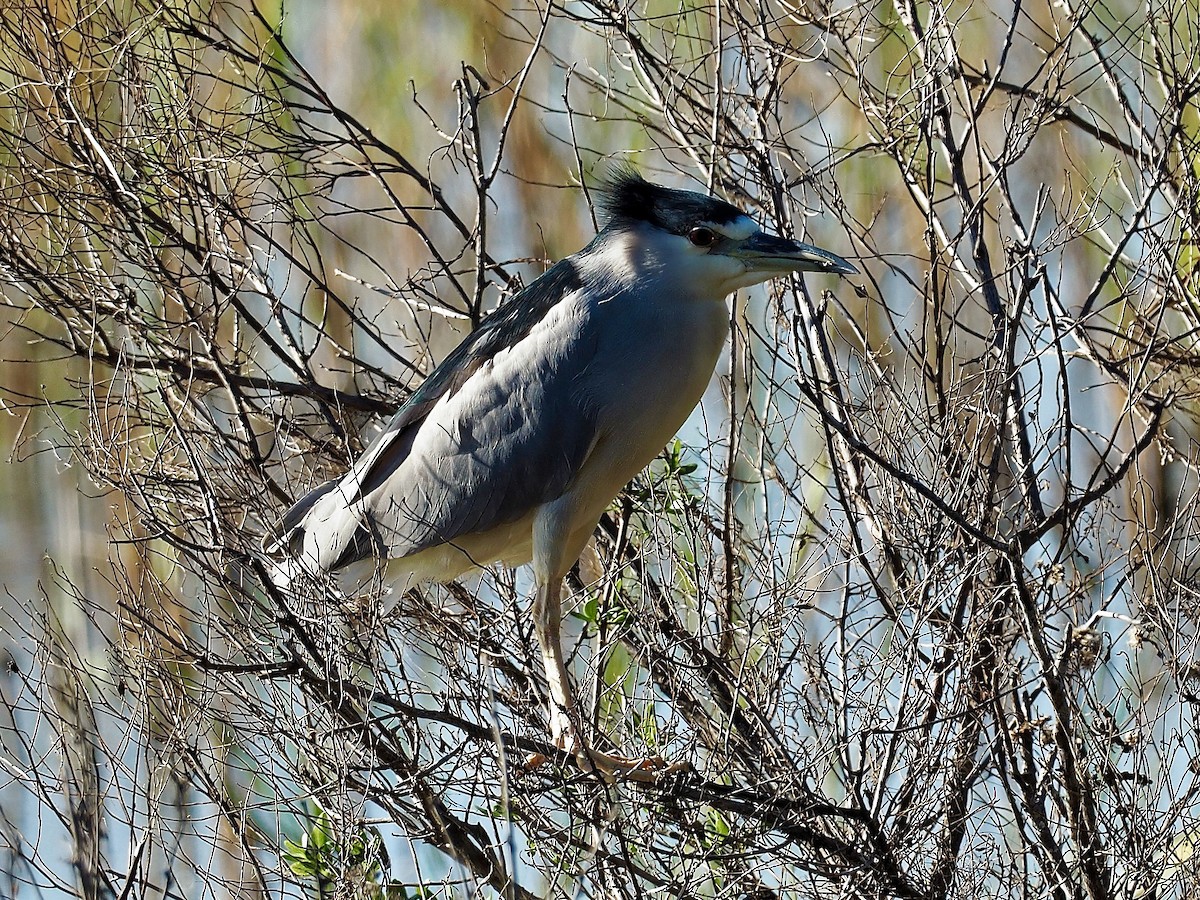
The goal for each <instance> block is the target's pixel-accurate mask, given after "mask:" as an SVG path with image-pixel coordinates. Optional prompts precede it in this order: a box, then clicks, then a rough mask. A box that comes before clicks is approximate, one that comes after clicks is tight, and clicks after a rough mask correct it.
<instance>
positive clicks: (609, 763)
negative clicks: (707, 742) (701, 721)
mask: <svg viewBox="0 0 1200 900" xmlns="http://www.w3.org/2000/svg"><path fill="white" fill-rule="evenodd" d="M562 749H563V750H564V751H566V752H568V753H570V754H571V756H572V758H573V759H574V760H575V764H576V765H577V766H578V767H579V769H580V770H581V771H582V772H584V773H585V774H587V775H597V776H599V777H600V778H602V779H603V780H604V781H608V782H614V781H636V782H641V783H652V782H656V781H659V780H660V779H662V778H667V777H669V776H671V775H675V774H678V773H679V772H683V771H685V770H687V768H688V764H687V763H686V762H676V763H668V762H667V761H666V760H665V759H663V758H662V757H661V756H639V757H632V756H618V755H615V754H612V753H604V752H602V751H600V750H595V749H591V748H587V747H584V748H580V749H576V750H574V751H572V750H570V749H568V748H562ZM549 761H550V757H548V756H547V755H546V754H544V753H534V754H532V755H531V756H530V757H529V758H528V759H527V760H525V764H524V765H523V766H522V771H525V772H532V771H533V770H534V769H537V768H540V767H541V766H544V765H545V764H546V763H548V762H549Z"/></svg>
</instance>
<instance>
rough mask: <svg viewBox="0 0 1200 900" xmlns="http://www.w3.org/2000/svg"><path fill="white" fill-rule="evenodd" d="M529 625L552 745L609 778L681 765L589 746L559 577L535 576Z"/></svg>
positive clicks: (639, 777)
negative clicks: (545, 690) (568, 656)
mask: <svg viewBox="0 0 1200 900" xmlns="http://www.w3.org/2000/svg"><path fill="white" fill-rule="evenodd" d="M533 625H534V631H535V632H536V633H537V640H538V647H539V648H540V649H541V651H542V660H543V662H544V663H545V666H546V682H547V684H548V685H549V687H550V736H551V738H552V739H553V740H554V745H555V746H556V747H558V748H559V749H560V750H564V751H566V752H567V753H570V754H572V755H573V756H574V757H575V761H576V763H577V764H578V766H579V768H580V769H582V770H583V771H585V772H593V773H596V774H598V775H600V776H601V777H604V778H609V779H612V778H617V777H621V778H628V779H631V780H633V781H654V780H656V779H658V778H660V777H662V776H663V775H668V774H671V773H674V772H677V771H680V770H681V769H683V768H685V765H684V764H677V765H673V766H669V765H667V763H666V762H664V761H663V760H662V759H661V758H660V757H657V756H652V757H644V758H632V757H626V756H614V755H612V754H610V753H603V752H601V751H599V750H595V749H593V748H592V747H591V746H589V743H588V741H587V739H586V737H585V736H584V732H583V725H582V723H581V722H580V720H579V715H578V709H577V708H576V706H575V693H574V691H573V690H572V689H571V681H570V676H569V675H568V673H567V665H566V660H565V659H564V657H563V651H562V579H561V578H549V579H540V578H539V579H538V585H537V593H536V595H535V597H534V601H533ZM543 762H545V759H544V758H542V757H540V756H535V757H534V758H532V759H530V760H529V762H528V763H527V767H529V768H532V767H534V766H537V765H540V764H541V763H543Z"/></svg>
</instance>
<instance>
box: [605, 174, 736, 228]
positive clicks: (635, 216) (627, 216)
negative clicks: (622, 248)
mask: <svg viewBox="0 0 1200 900" xmlns="http://www.w3.org/2000/svg"><path fill="white" fill-rule="evenodd" d="M600 208H601V209H602V210H604V212H605V213H607V215H608V221H609V224H613V223H619V224H620V223H632V222H648V223H649V224H651V225H653V226H655V227H656V228H661V229H663V230H664V231H669V232H671V233H672V234H687V233H688V232H689V231H690V230H691V229H692V228H694V227H695V226H696V225H699V224H701V223H705V222H707V223H711V224H714V225H724V224H727V223H729V222H732V221H733V220H734V219H736V218H738V217H739V216H743V215H745V213H743V212H742V211H741V210H740V209H738V208H737V207H736V206H733V205H732V204H730V203H726V202H725V201H724V200H718V199H716V198H715V197H706V196H704V195H703V194H697V193H696V192H695V191H680V190H676V189H674V188H668V187H663V186H662V185H658V184H652V183H651V182H649V181H647V180H646V179H645V178H643V177H642V176H641V175H639V174H638V173H637V172H636V171H635V170H634V169H632V168H629V167H627V166H622V167H619V168H616V169H614V170H613V171H612V173H611V174H610V175H609V177H608V180H607V182H606V183H605V184H604V185H602V186H601V187H600Z"/></svg>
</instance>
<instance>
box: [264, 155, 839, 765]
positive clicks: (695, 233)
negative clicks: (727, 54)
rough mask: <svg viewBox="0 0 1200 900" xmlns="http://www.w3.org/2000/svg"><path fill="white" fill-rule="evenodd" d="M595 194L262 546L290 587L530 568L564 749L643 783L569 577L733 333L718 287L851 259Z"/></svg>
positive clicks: (720, 208)
mask: <svg viewBox="0 0 1200 900" xmlns="http://www.w3.org/2000/svg"><path fill="white" fill-rule="evenodd" d="M601 206H602V208H603V210H604V211H605V212H606V213H607V224H606V225H605V227H604V228H603V230H601V231H600V233H599V234H597V235H596V237H595V239H594V240H592V242H591V243H590V244H588V245H587V246H586V247H584V248H583V249H582V250H580V251H579V252H578V253H576V254H574V255H573V256H570V257H568V258H566V259H564V260H561V261H560V262H558V263H555V264H554V265H553V266H551V267H550V268H549V269H548V270H547V271H546V272H545V274H543V275H542V276H541V277H540V278H538V279H537V280H536V281H534V282H533V283H532V284H530V285H529V287H527V288H525V289H524V290H523V291H521V292H520V293H519V294H517V295H516V296H515V297H513V298H512V299H511V300H509V301H508V302H506V303H504V304H503V305H501V306H500V307H499V308H498V309H497V310H496V311H495V312H494V313H493V314H492V315H491V316H489V317H488V318H487V319H486V320H485V321H484V322H483V324H482V325H480V327H479V328H477V329H476V330H475V331H474V332H473V333H472V334H470V335H469V336H468V337H467V338H466V339H465V340H464V341H463V342H462V343H461V344H459V345H458V347H457V348H456V349H455V350H454V351H453V352H452V353H451V354H450V355H449V356H448V357H447V358H446V359H445V361H444V362H442V364H441V365H440V366H438V367H437V368H436V369H434V371H433V372H432V373H431V374H430V375H429V377H428V378H426V379H425V381H424V383H422V384H421V386H420V387H418V388H417V389H416V390H415V391H414V392H413V393H412V395H411V396H410V397H409V398H408V400H407V401H406V402H405V403H404V405H403V406H402V407H401V408H400V410H399V411H398V412H397V413H396V415H395V416H394V417H393V418H392V420H391V422H389V423H388V425H387V427H386V428H385V429H384V431H383V433H382V434H380V435H379V437H378V438H376V439H375V441H374V443H372V444H371V446H370V447H369V448H368V449H367V450H366V452H364V453H363V455H362V456H361V457H360V458H359V459H358V461H357V462H356V463H355V464H354V465H353V466H352V467H351V468H350V470H349V471H348V472H346V473H345V474H344V475H342V476H341V477H340V478H337V479H334V480H333V481H330V482H328V483H326V484H323V485H321V486H320V487H318V488H316V489H315V490H313V491H312V492H311V493H309V494H308V495H307V496H305V497H304V498H303V499H301V500H300V501H299V502H298V503H296V505H295V506H293V507H292V508H291V509H290V510H288V511H287V513H286V514H285V515H284V516H283V519H282V521H280V522H279V524H278V525H276V526H275V527H274V528H273V529H272V530H271V531H270V533H269V534H268V535H267V536H266V538H265V539H264V542H263V543H264V549H265V550H267V551H268V552H270V553H275V554H278V553H283V554H286V555H287V556H288V557H289V558H290V562H289V563H287V564H285V565H283V566H281V567H280V569H279V571H281V572H284V573H285V575H284V579H285V580H286V579H287V578H289V577H291V575H294V574H295V573H296V572H297V571H303V572H307V573H310V574H313V575H320V574H322V573H330V572H334V571H337V570H339V569H342V568H343V567H346V566H349V565H351V564H353V563H356V562H358V561H360V560H375V561H376V562H377V564H378V565H379V566H380V567H382V569H383V571H384V573H385V578H387V579H389V580H396V581H398V580H401V579H408V580H410V581H411V580H413V579H428V580H434V581H449V580H452V579H454V578H457V577H459V576H461V575H463V574H465V573H466V572H468V571H470V570H472V569H475V568H478V567H482V566H486V565H488V564H490V563H494V562H500V563H503V564H504V565H507V566H516V565H521V564H523V563H526V562H530V561H532V562H533V573H534V577H535V582H536V596H535V598H534V601H533V620H534V627H535V631H536V634H537V640H538V645H539V647H540V650H541V654H542V658H543V661H544V663H545V667H546V678H547V683H548V686H549V692H550V711H549V719H550V721H549V725H550V733H551V736H552V738H553V740H554V742H555V744H556V745H557V746H558V747H559V748H561V749H563V750H565V751H567V752H569V753H571V754H573V755H574V756H575V758H576V759H577V760H578V763H579V765H580V766H581V767H582V768H584V769H585V770H587V771H599V772H602V773H606V774H618V775H620V774H624V775H629V776H631V777H643V778H644V777H653V775H654V774H655V773H656V771H657V770H658V769H660V768H661V767H662V766H663V763H662V761H661V760H658V759H649V760H647V759H637V758H628V757H624V756H617V755H613V754H609V753H604V752H601V751H599V750H598V749H596V748H594V747H593V746H592V745H591V742H590V741H589V740H588V736H587V735H586V734H585V733H584V730H583V727H582V722H581V720H580V719H579V716H578V714H577V706H576V703H575V699H574V692H573V690H572V688H571V681H570V676H569V675H568V673H567V668H566V663H565V659H564V656H563V649H562V643H561V637H560V632H561V625H562V602H561V594H562V581H563V578H564V576H565V575H566V574H567V572H568V571H569V570H570V568H571V566H572V565H573V564H574V563H575V561H576V560H577V559H578V558H579V554H580V553H581V552H582V550H583V548H584V545H585V544H586V542H587V540H588V538H589V537H590V536H591V534H592V532H593V531H594V530H595V527H596V523H597V521H598V520H599V518H600V516H601V514H602V513H603V512H604V509H605V508H606V507H607V506H608V505H609V503H611V502H612V500H613V498H614V497H615V496H616V495H617V493H618V492H619V491H620V490H621V489H622V488H623V487H624V486H625V485H626V483H628V482H629V480H630V479H632V478H633V477H634V476H635V475H636V474H637V473H638V472H639V471H640V470H641V469H642V468H643V467H644V466H646V465H647V464H648V463H649V462H650V461H651V460H652V459H653V458H654V457H655V455H656V454H657V453H658V452H659V451H661V450H662V448H663V446H664V445H665V444H666V443H667V441H668V440H670V438H671V437H672V436H673V435H674V434H675V432H676V431H677V430H678V429H679V427H680V426H681V425H682V424H683V422H684V420H685V419H686V418H687V417H688V415H689V414H690V413H691V411H692V409H693V408H695V406H696V404H697V403H698V402H699V401H700V397H701V395H702V394H703V393H704V390H705V387H706V386H707V385H708V382H709V379H710V378H711V377H712V374H713V369H714V367H715V366H716V362H717V358H718V355H719V354H720V352H721V348H722V346H723V344H724V342H725V338H726V336H727V333H728V330H729V312H728V310H727V309H726V306H725V302H724V301H725V298H726V297H727V296H728V295H729V294H731V293H733V292H734V291H736V290H738V289H739V288H743V287H748V286H749V285H753V284H757V283H759V282H762V281H766V280H768V279H771V278H775V277H777V276H780V275H784V274H786V273H789V272H825V273H831V274H836V275H846V274H851V273H854V272H856V271H857V270H856V269H855V268H854V266H852V265H850V263H848V262H846V261H845V260H844V259H842V258H840V257H838V256H835V255H834V254H832V253H829V252H827V251H825V250H821V249H819V248H817V247H813V246H810V245H808V244H802V243H798V242H796V241H792V240H788V239H785V238H781V237H776V236H774V235H771V234H768V233H765V232H763V231H762V230H760V229H759V228H758V226H757V225H755V224H754V222H753V221H752V220H751V219H750V218H749V217H748V216H747V215H746V214H745V213H743V212H742V211H741V210H740V209H738V208H737V207H735V206H731V205H730V204H728V203H725V202H724V201H721V200H717V199H714V198H712V197H706V196H704V195H702V194H697V193H693V192H691V191H682V190H674V189H671V188H666V187H661V186H659V185H656V184H652V183H650V182H648V181H646V180H645V179H643V178H642V177H641V176H639V175H638V174H636V173H635V172H633V171H632V170H621V171H619V172H617V173H615V174H614V175H613V177H612V179H611V181H610V182H609V183H608V184H607V186H606V187H604V188H603V189H602V202H601Z"/></svg>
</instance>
